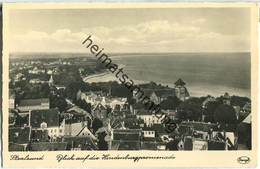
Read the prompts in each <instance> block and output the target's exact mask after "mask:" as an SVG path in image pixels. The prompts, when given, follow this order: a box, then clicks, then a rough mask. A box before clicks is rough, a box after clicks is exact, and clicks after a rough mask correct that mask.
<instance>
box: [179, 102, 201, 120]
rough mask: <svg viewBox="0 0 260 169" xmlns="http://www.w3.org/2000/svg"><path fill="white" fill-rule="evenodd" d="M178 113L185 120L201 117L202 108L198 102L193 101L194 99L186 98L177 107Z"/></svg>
mask: <svg viewBox="0 0 260 169" xmlns="http://www.w3.org/2000/svg"><path fill="white" fill-rule="evenodd" d="M177 111H178V113H179V114H180V116H181V117H182V118H183V119H185V120H195V121H198V120H200V119H201V115H202V108H201V105H200V104H198V102H194V99H188V100H186V101H184V102H182V103H181V104H180V106H179V107H178V110H177Z"/></svg>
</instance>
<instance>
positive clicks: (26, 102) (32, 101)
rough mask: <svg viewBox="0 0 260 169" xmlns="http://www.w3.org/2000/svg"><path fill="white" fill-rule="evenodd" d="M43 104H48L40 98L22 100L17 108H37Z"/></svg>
mask: <svg viewBox="0 0 260 169" xmlns="http://www.w3.org/2000/svg"><path fill="white" fill-rule="evenodd" d="M44 103H46V104H47V103H49V99H48V98H40V99H24V100H21V101H20V103H19V104H18V105H19V106H37V105H41V104H44Z"/></svg>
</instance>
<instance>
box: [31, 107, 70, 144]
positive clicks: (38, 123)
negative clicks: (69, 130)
mask: <svg viewBox="0 0 260 169" xmlns="http://www.w3.org/2000/svg"><path fill="white" fill-rule="evenodd" d="M29 124H30V126H31V127H32V128H33V129H35V130H37V129H38V130H48V135H49V136H50V137H51V138H52V139H53V140H55V139H56V138H57V137H62V136H64V134H65V119H63V120H62V121H61V120H60V117H59V111H58V109H46V110H32V111H30V112H29Z"/></svg>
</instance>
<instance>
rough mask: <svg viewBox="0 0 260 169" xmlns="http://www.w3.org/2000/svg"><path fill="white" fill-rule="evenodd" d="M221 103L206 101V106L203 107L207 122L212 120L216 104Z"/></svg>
mask: <svg viewBox="0 0 260 169" xmlns="http://www.w3.org/2000/svg"><path fill="white" fill-rule="evenodd" d="M220 105H221V102H219V101H215V102H208V104H207V107H206V108H205V115H206V118H205V121H207V122H214V113H215V111H216V109H217V107H218V106H220Z"/></svg>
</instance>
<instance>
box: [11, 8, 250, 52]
mask: <svg viewBox="0 0 260 169" xmlns="http://www.w3.org/2000/svg"><path fill="white" fill-rule="evenodd" d="M9 19H10V20H9V30H10V34H9V36H10V42H11V44H10V46H11V52H86V53H88V52H89V50H88V49H86V48H85V47H84V46H83V45H82V44H81V43H82V41H84V39H86V38H87V37H88V36H89V35H91V39H92V40H93V44H97V45H98V46H99V47H100V48H104V52H107V53H140V52H141V53H150V52H151V53H153V52H245V51H250V29H251V27H250V9H249V8H164V9H160V8H149V9H148V8H147V9H144V8H129V9H119V8H114V9H100V8H99V9H37V10H33V9H26V10H25V9H19V10H17V9H16V10H11V11H10V17H9Z"/></svg>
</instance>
